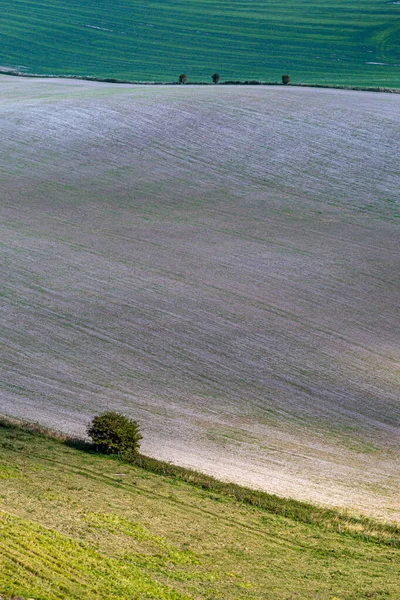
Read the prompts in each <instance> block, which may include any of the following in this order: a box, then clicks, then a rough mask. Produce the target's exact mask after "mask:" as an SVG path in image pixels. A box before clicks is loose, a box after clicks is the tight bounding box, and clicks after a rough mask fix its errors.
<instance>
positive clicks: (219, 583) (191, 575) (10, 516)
mask: <svg viewBox="0 0 400 600" xmlns="http://www.w3.org/2000/svg"><path fill="white" fill-rule="evenodd" d="M0 445H1V457H0V481H1V488H0V533H1V536H0V593H4V594H15V595H17V594H21V595H24V596H29V597H34V598H35V599H36V600H53V599H68V600H72V599H74V598H76V599H83V598H87V599H88V600H89V599H90V600H94V599H96V598H98V599H99V600H100V599H101V600H108V599H115V600H117V599H118V600H123V599H125V598H126V599H128V598H129V600H133V599H143V600H145V599H150V598H154V599H157V600H195V599H196V600H200V599H208V600H226V598H229V599H230V600H236V599H245V598H246V599H247V600H256V599H260V600H261V598H262V599H265V598H268V599H270V600H278V599H279V600H285V599H287V600H289V599H290V600H295V599H296V600H300V599H304V600H310V599H311V598H318V600H328V599H332V600H333V599H335V600H346V599H348V600H350V599H351V600H356V599H360V600H361V599H363V598H364V599H365V598H374V599H375V600H379V599H381V600H383V599H386V598H392V599H393V600H394V599H397V598H399V595H400V586H399V581H398V568H399V558H400V552H399V549H398V548H396V547H387V546H384V545H380V544H377V543H375V542H373V541H371V540H369V541H367V540H366V539H365V538H354V537H352V536H350V535H347V534H343V533H342V534H339V533H332V532H329V531H325V530H324V529H321V528H320V527H318V526H317V525H313V524H302V523H298V522H296V521H293V520H291V519H290V518H284V517H279V516H276V515H273V514H271V513H268V512H265V511H262V510H260V509H257V508H251V507H246V506H244V505H241V504H240V503H237V502H236V501H235V500H233V499H232V498H227V497H226V496H222V495H219V494H218V493H209V492H207V491H202V490H199V489H196V488H193V487H192V486H190V485H188V484H185V483H183V482H181V481H178V480H175V479H172V478H167V477H162V476H157V475H153V474H151V473H149V472H147V471H144V470H142V469H140V468H137V467H133V466H130V465H127V464H122V463H120V462H119V461H117V460H114V459H110V458H106V457H101V456H96V455H92V454H86V453H82V452H80V451H78V450H75V449H73V448H71V447H68V446H65V445H64V444H62V443H60V442H57V441H55V440H52V439H50V438H47V437H43V436H40V435H33V434H30V433H27V432H26V431H22V430H20V429H18V428H16V429H15V428H8V427H4V426H1V427H0Z"/></svg>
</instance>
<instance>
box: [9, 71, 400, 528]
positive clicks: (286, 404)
mask: <svg viewBox="0 0 400 600" xmlns="http://www.w3.org/2000/svg"><path fill="white" fill-rule="evenodd" d="M1 89H2V99H1V105H0V107H1V113H2V114H1V119H2V148H3V153H2V155H1V157H0V176H1V190H2V202H1V206H0V210H1V236H0V237H1V243H2V251H3V253H4V261H3V263H2V273H1V283H2V292H1V293H2V304H1V330H0V331H1V338H2V339H1V342H2V348H3V349H4V357H3V359H2V366H1V378H0V380H1V410H2V412H8V413H11V414H15V415H20V416H26V417H29V418H33V419H40V420H41V421H42V422H44V423H47V424H49V425H52V426H55V427H58V428H61V427H62V428H64V429H66V430H69V431H79V432H82V430H83V428H84V426H85V423H86V422H87V421H88V419H89V416H90V415H91V414H92V413H93V412H98V411H99V410H101V409H103V408H104V407H106V406H113V407H115V408H116V409H117V410H122V411H124V412H127V413H128V414H130V415H132V416H134V417H136V418H138V419H139V420H140V421H141V422H142V423H143V427H144V430H145V445H144V451H145V452H146V453H148V454H153V455H155V456H157V457H159V458H163V459H167V460H172V461H173V462H179V463H181V464H182V463H183V464H184V465H186V466H191V467H194V468H197V469H200V470H206V471H208V472H211V473H214V474H216V475H218V477H220V478H224V477H225V478H229V479H231V478H232V477H234V478H235V479H236V480H237V481H239V482H241V483H247V484H251V485H252V486H259V487H261V488H263V489H266V490H268V491H274V492H275V493H279V494H282V495H286V496H296V497H299V498H303V499H308V500H310V499H312V500H314V501H315V500H318V501H321V502H325V503H333V504H337V505H350V506H354V507H357V509H358V510H362V511H366V512H374V513H376V514H380V515H385V516H386V517H389V518H396V517H397V518H398V517H399V512H398V511H399V506H398V494H399V481H398V460H399V446H398V425H399V420H400V415H399V405H398V397H399V394H398V390H399V379H398V370H397V368H398V367H397V365H398V339H399V333H398V327H399V322H398V305H399V302H398V290H399V285H398V277H399V269H398V259H399V257H398V215H399V212H398V201H399V191H398V169H399V167H398V160H397V155H396V153H395V152H393V148H394V147H396V144H397V143H398V136H397V131H398V124H399V115H400V110H399V102H400V97H398V96H391V95H378V94H362V93H353V92H349V93H344V92H335V91H329V90H317V91H310V90H306V89H303V88H282V87H280V88H263V89H260V88H245V89H243V88H234V89H233V88H230V89H228V88H218V87H212V88H210V87H202V88H197V89H196V88H191V87H186V88H181V87H169V88H155V87H146V88H141V87H134V88H129V87H125V88H121V87H118V86H107V85H101V84H89V83H86V82H71V81H69V82H67V81H63V82H61V83H60V82H56V81H39V80H24V79H20V78H12V77H10V78H2V84H1Z"/></svg>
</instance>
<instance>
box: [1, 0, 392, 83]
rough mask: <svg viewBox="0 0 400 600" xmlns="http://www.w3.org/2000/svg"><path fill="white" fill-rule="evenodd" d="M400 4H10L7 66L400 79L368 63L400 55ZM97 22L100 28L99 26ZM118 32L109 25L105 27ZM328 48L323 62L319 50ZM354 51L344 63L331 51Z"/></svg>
mask: <svg viewBox="0 0 400 600" xmlns="http://www.w3.org/2000/svg"><path fill="white" fill-rule="evenodd" d="M398 18H399V11H398V8H397V7H396V5H389V4H387V3H386V4H384V5H382V3H380V2H378V0H370V1H367V0H363V1H362V2H359V3H357V5H355V4H353V5H351V6H349V5H348V4H347V3H345V2H341V1H339V0H331V1H329V2H324V3H321V2H317V1H316V0H314V1H313V2H311V3H307V4H306V3H300V4H295V5H293V4H292V3H291V2H289V1H288V0H285V1H284V2H281V3H277V2H272V1H271V2H265V1H264V2H261V0H260V1H258V2H251V3H250V4H247V3H246V4H243V3H240V2H235V1H230V2H223V3H218V2H216V0H209V1H206V0H197V1H194V2H191V3H190V6H189V5H188V3H187V2H182V1H179V0H169V1H168V2H150V3H147V2H144V1H143V0H139V1H138V2H135V3H132V2H130V1H128V0H121V2H119V3H118V6H115V4H114V3H112V2H111V0H104V2H102V3H101V5H99V4H98V3H95V2H94V1H90V2H83V0H76V1H74V2H73V3H68V4H65V3H64V2H61V0H59V1H57V0H53V1H51V2H50V1H47V0H36V1H32V0H31V1H29V2H25V1H24V0H20V1H19V2H16V3H14V2H11V0H4V2H3V5H2V18H1V21H0V38H1V40H2V50H1V53H0V64H3V65H7V66H11V67H12V66H14V67H16V68H18V66H19V65H24V67H25V70H26V71H27V72H41V73H44V74H45V73H50V74H71V75H73V74H76V75H90V76H98V77H107V76H108V77H111V76H114V77H119V78H123V79H142V80H146V79H147V80H149V79H150V80H152V79H154V80H157V81H160V80H166V81H168V80H171V79H175V78H176V76H177V72H180V71H181V70H182V69H185V70H187V71H190V73H189V74H190V79H191V80H193V79H199V80H202V79H207V77H209V75H208V73H209V71H210V69H215V68H218V70H219V71H221V72H223V73H224V74H225V77H226V78H227V79H230V78H241V79H246V78H258V79H269V80H274V79H277V78H280V75H281V74H282V69H284V70H288V69H290V70H292V71H293V76H294V77H295V78H296V79H297V81H302V80H304V79H306V80H307V81H308V82H310V83H313V82H322V81H325V80H326V79H328V80H329V81H331V83H332V84H333V83H343V82H346V81H347V82H348V83H349V84H355V83H357V82H359V83H360V84H362V83H363V84H364V85H372V84H374V83H375V82H376V81H380V82H381V84H382V85H386V86H391V85H392V86H393V85H396V84H397V82H398V77H397V74H396V72H395V71H393V69H392V68H391V67H390V66H386V65H380V66H376V65H367V64H366V63H367V62H371V63H373V62H380V61H381V62H382V61H383V62H384V61H386V60H392V61H393V60H394V59H395V58H396V56H398V53H399V45H400V42H399V37H398V33H397V32H398V26H397V22H398ZM96 28H98V29H96ZM107 30H111V31H107ZM317 47H318V48H319V49H320V51H321V52H322V50H324V52H323V54H322V56H320V57H319V58H318V61H319V62H317V63H316V62H315V59H314V54H315V49H316V48H317ZM344 52H345V53H346V55H348V56H347V59H346V60H347V62H346V63H345V64H338V61H337V60H336V58H335V57H333V56H331V54H337V55H338V56H339V57H340V56H341V54H343V53H344Z"/></svg>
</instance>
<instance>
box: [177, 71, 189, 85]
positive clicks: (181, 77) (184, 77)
mask: <svg viewBox="0 0 400 600" xmlns="http://www.w3.org/2000/svg"><path fill="white" fill-rule="evenodd" d="M187 80H188V78H187V75H186V74H185V73H181V75H179V83H187Z"/></svg>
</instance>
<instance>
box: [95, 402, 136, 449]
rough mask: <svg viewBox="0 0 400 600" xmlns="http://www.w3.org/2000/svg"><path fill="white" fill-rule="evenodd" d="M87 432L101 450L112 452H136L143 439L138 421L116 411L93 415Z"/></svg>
mask: <svg viewBox="0 0 400 600" xmlns="http://www.w3.org/2000/svg"><path fill="white" fill-rule="evenodd" d="M87 434H88V436H89V437H90V438H91V439H92V440H93V442H94V443H95V444H96V446H97V447H98V449H99V450H100V451H102V452H109V453H111V454H121V453H123V452H134V453H135V452H137V451H138V450H139V447H140V440H141V439H142V436H141V435H140V432H139V425H138V423H137V422H136V421H133V420H132V419H129V418H128V417H125V416H124V415H121V414H119V413H117V412H115V411H108V412H104V413H102V414H101V415H97V416H95V417H93V419H92V421H91V423H90V424H89V426H88V428H87Z"/></svg>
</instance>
